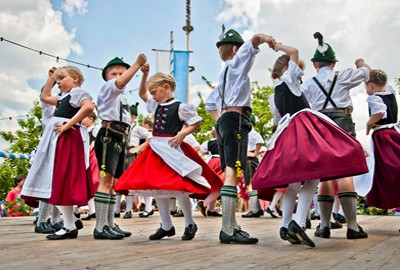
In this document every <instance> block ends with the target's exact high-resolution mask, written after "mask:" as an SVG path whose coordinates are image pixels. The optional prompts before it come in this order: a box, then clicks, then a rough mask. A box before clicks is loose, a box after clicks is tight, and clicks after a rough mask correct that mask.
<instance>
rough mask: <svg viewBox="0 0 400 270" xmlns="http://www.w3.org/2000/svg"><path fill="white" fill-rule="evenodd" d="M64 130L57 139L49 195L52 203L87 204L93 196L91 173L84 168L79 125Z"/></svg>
mask: <svg viewBox="0 0 400 270" xmlns="http://www.w3.org/2000/svg"><path fill="white" fill-rule="evenodd" d="M75 128H76V129H75V130H72V129H69V130H67V131H65V132H64V133H63V134H62V135H61V137H60V138H58V141H57V148H56V153H55V157H54V173H53V183H52V191H51V197H50V198H49V200H48V202H49V203H50V204H53V205H78V206H82V205H87V203H88V201H89V199H90V198H92V197H93V196H94V193H95V190H94V189H93V182H92V173H91V170H90V167H89V168H88V169H86V168H85V167H86V166H85V158H84V148H83V141H82V137H81V132H80V130H79V127H77V126H75Z"/></svg>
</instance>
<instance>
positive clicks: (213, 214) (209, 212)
mask: <svg viewBox="0 0 400 270" xmlns="http://www.w3.org/2000/svg"><path fill="white" fill-rule="evenodd" d="M207 216H209V217H222V215H221V214H220V213H218V212H217V211H210V210H208V211H207Z"/></svg>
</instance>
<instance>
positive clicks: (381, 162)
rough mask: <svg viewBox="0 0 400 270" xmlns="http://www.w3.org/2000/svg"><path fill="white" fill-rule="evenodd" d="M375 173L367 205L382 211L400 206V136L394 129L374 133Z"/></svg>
mask: <svg viewBox="0 0 400 270" xmlns="http://www.w3.org/2000/svg"><path fill="white" fill-rule="evenodd" d="M372 140H373V142H374V156H375V171H374V179H373V183H372V188H371V190H370V191H369V193H368V194H367V204H368V205H369V206H375V207H378V208H381V209H391V208H396V207H399V206H400V134H399V133H398V132H397V131H396V130H395V129H394V128H388V129H379V130H376V131H374V133H372Z"/></svg>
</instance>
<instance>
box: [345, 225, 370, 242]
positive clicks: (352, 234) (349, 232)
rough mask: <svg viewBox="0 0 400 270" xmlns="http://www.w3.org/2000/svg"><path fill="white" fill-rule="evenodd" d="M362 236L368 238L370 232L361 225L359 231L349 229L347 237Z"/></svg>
mask: <svg viewBox="0 0 400 270" xmlns="http://www.w3.org/2000/svg"><path fill="white" fill-rule="evenodd" d="M360 238H368V234H367V233H366V232H364V230H363V229H362V228H361V227H360V226H358V232H357V231H355V230H353V229H347V239H360Z"/></svg>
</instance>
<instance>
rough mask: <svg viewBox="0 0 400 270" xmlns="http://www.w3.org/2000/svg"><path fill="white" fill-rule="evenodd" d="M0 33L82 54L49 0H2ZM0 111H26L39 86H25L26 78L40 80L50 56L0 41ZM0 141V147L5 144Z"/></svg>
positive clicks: (3, 124) (8, 127)
mask: <svg viewBox="0 0 400 270" xmlns="http://www.w3.org/2000/svg"><path fill="white" fill-rule="evenodd" d="M0 33H1V35H2V37H3V38H4V39H7V40H9V41H12V42H16V43H19V44H21V45H24V46H27V47H30V48H33V49H36V50H41V51H43V52H46V53H49V54H52V55H55V56H59V57H61V58H66V57H67V56H68V55H69V54H70V53H71V52H74V53H76V54H82V53H83V49H82V48H81V46H80V45H79V44H78V43H77V42H76V41H75V30H74V29H73V30H71V31H67V30H66V29H65V27H64V25H63V23H62V13H61V12H59V11H55V10H53V8H52V5H51V4H50V1H49V0H30V1H23V0H14V1H2V8H1V9H0ZM0 46H1V49H0V63H1V64H0V86H1V92H2V94H1V95H0V115H1V118H3V117H10V116H11V117H12V116H16V115H23V114H26V113H27V112H28V111H29V110H30V109H31V108H32V104H33V101H34V100H37V99H38V95H39V91H40V89H33V88H32V87H30V86H29V84H28V82H29V81H30V80H39V81H40V80H43V83H44V82H45V80H46V77H47V71H48V69H49V68H50V67H52V66H60V65H63V64H65V63H57V62H56V61H55V59H54V58H51V57H47V56H44V55H39V53H34V52H32V51H30V50H27V49H25V48H22V47H19V46H16V45H13V44H11V43H9V42H6V41H3V42H0ZM16 128H17V122H16V121H15V120H11V121H9V120H2V121H0V130H2V131H15V129H16ZM3 145H4V141H1V145H0V150H2V149H4V148H5V147H4V146H3Z"/></svg>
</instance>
